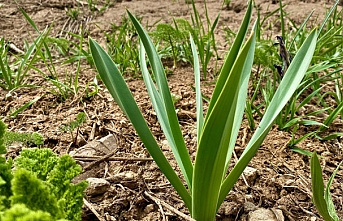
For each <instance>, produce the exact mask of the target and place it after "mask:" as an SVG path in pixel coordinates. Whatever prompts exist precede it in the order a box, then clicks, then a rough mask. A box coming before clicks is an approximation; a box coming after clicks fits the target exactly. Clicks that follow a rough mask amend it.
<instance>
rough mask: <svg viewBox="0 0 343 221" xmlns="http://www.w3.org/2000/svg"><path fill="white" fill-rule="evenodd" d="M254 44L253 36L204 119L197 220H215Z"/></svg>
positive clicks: (197, 166) (194, 194)
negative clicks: (232, 135) (238, 106)
mask: <svg viewBox="0 0 343 221" xmlns="http://www.w3.org/2000/svg"><path fill="white" fill-rule="evenodd" d="M254 42H255V35H252V36H250V38H249V39H248V40H247V42H246V44H245V45H244V46H243V48H242V50H241V51H240V53H239V54H238V56H237V58H236V61H235V63H234V65H233V67H232V69H231V72H230V74H229V75H228V78H227V79H226V81H225V84H224V87H223V88H222V92H221V93H220V95H219V97H218V98H217V102H216V103H215V105H214V107H213V109H212V111H211V113H210V114H208V115H207V116H206V120H205V124H204V128H203V132H202V135H201V137H200V143H199V144H198V146H199V147H198V152H197V156H196V160H195V166H194V177H193V191H192V206H193V207H192V216H193V218H195V219H196V220H213V219H214V218H215V214H216V211H217V202H218V194H219V191H220V186H221V183H222V180H223V176H224V174H225V163H226V157H227V152H228V146H229V143H230V138H231V134H232V133H233V127H234V123H235V122H236V120H235V116H237V115H239V113H237V111H239V110H237V109H236V107H237V105H238V104H237V103H238V102H239V101H240V102H242V101H241V100H239V99H238V96H239V95H240V89H241V88H240V86H241V84H242V82H243V81H245V79H246V78H249V75H250V73H251V66H252V60H253V54H251V53H249V52H250V51H251V50H253V49H254V47H255V45H254ZM251 55H252V57H251ZM249 56H250V57H249ZM249 65H250V68H249ZM246 67H247V68H246ZM243 71H245V72H246V73H243ZM242 89H243V91H244V88H242ZM243 102H244V104H245V100H244V101H243ZM241 111H244V108H243V109H242V110H241ZM239 123H240V122H239Z"/></svg>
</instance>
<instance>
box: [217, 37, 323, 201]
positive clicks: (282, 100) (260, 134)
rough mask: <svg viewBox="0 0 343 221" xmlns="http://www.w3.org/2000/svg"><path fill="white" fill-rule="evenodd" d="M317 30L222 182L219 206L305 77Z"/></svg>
mask: <svg viewBox="0 0 343 221" xmlns="http://www.w3.org/2000/svg"><path fill="white" fill-rule="evenodd" d="M316 40H317V32H316V31H312V33H311V34H310V35H309V36H308V37H307V39H306V40H305V42H304V43H303V45H302V46H301V48H300V49H299V51H298V53H297V54H296V56H295V57H294V59H293V61H292V63H291V65H290V66H289V68H288V70H287V72H286V73H285V76H284V78H283V80H282V81H281V83H280V85H279V88H278V89H277V91H276V92H275V95H274V97H273V99H272V100H271V102H270V104H269V106H268V108H267V110H266V112H265V114H264V116H263V118H262V120H261V123H260V124H259V126H258V128H257V130H256V131H255V133H254V135H253V136H252V138H251V140H250V142H249V143H248V145H247V147H246V148H245V150H244V152H243V154H242V155H241V157H240V159H239V161H238V162H237V164H236V165H235V167H234V168H233V169H232V171H231V172H230V173H229V175H228V176H227V178H226V179H225V180H224V182H223V184H222V188H221V191H220V196H219V201H218V204H217V205H218V207H219V205H220V204H221V203H222V202H223V200H224V199H225V197H226V195H227V194H228V192H229V191H230V190H231V189H232V187H233V186H234V184H235V183H236V182H237V180H238V178H239V177H240V175H241V174H242V172H243V170H244V168H245V167H246V166H247V165H248V163H249V162H250V160H251V159H252V157H253V156H254V155H255V153H256V152H257V150H258V148H259V147H260V145H261V144H262V142H263V140H264V138H265V137H266V136H267V134H268V132H269V130H270V128H271V126H272V123H273V122H274V120H275V118H276V117H277V115H278V114H279V113H280V111H281V110H282V108H283V107H284V106H285V105H286V103H287V102H288V100H289V99H290V98H291V96H292V95H293V93H294V92H295V90H296V89H297V88H298V85H299V84H300V82H301V80H302V79H303V77H304V75H305V73H306V70H307V69H308V66H309V65H310V62H311V60H312V56H313V53H314V50H315V47H316Z"/></svg>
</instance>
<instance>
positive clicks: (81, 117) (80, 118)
mask: <svg viewBox="0 0 343 221" xmlns="http://www.w3.org/2000/svg"><path fill="white" fill-rule="evenodd" d="M85 122H86V114H85V113H84V112H80V113H78V115H77V116H76V120H74V121H72V122H70V123H69V124H67V125H64V126H63V127H62V128H61V130H62V131H63V132H68V133H70V135H71V137H72V144H71V145H72V146H75V145H77V137H78V135H79V133H80V127H81V126H82V124H84V123H85ZM75 129H76V135H75V136H74V130H75Z"/></svg>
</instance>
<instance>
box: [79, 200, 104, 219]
mask: <svg viewBox="0 0 343 221" xmlns="http://www.w3.org/2000/svg"><path fill="white" fill-rule="evenodd" d="M83 203H84V204H85V205H86V206H87V207H88V209H89V210H90V211H92V213H94V215H95V216H96V217H97V218H98V220H100V221H106V220H105V219H103V218H102V217H101V216H100V214H99V213H98V212H97V211H96V210H95V209H94V207H93V206H92V205H91V204H90V203H89V202H88V201H87V200H86V199H85V198H83Z"/></svg>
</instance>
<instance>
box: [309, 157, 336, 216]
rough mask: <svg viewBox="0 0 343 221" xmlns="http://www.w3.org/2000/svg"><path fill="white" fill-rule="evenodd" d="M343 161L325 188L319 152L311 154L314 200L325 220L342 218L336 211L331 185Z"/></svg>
mask: <svg viewBox="0 0 343 221" xmlns="http://www.w3.org/2000/svg"><path fill="white" fill-rule="evenodd" d="M342 162H343V161H342ZM342 162H341V163H340V164H339V165H338V167H337V168H336V169H335V171H334V172H333V173H332V175H331V177H330V179H329V181H328V183H327V185H326V188H325V190H324V181H323V173H322V168H321V167H320V162H319V159H318V156H317V153H316V152H313V153H312V156H311V182H312V195H313V197H312V200H313V203H314V205H315V206H316V208H317V210H318V212H319V214H320V215H321V216H322V217H323V218H324V220H325V221H339V220H340V219H339V217H338V215H337V213H336V209H335V206H334V204H333V201H332V198H331V193H330V187H331V184H332V181H333V179H334V178H335V175H336V173H337V171H338V169H339V167H340V166H341V164H342Z"/></svg>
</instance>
